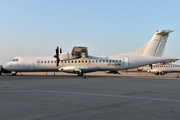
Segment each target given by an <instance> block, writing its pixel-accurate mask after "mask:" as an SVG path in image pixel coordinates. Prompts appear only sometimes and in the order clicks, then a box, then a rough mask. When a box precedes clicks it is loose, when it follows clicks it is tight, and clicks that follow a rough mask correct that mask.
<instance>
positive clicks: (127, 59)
mask: <svg viewBox="0 0 180 120" xmlns="http://www.w3.org/2000/svg"><path fill="white" fill-rule="evenodd" d="M128 65H129V58H128V57H127V56H125V57H124V68H128Z"/></svg>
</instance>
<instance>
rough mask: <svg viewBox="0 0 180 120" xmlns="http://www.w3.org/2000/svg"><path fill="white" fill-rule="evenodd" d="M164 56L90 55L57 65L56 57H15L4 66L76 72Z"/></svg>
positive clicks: (138, 63)
mask: <svg viewBox="0 0 180 120" xmlns="http://www.w3.org/2000/svg"><path fill="white" fill-rule="evenodd" d="M169 59H170V58H162V57H145V56H136V55H128V56H124V55H116V56H106V57H97V56H88V58H79V59H73V60H61V61H60V63H59V66H58V67H57V66H56V59H55V58H53V57H51V56H49V57H15V58H14V59H13V60H12V61H11V62H8V63H7V64H5V65H4V66H3V68H4V69H5V70H8V71H15V72H40V71H42V72H45V71H62V72H69V73H74V72H75V71H79V70H81V71H82V72H83V73H87V72H94V71H106V70H123V69H130V68H135V67H138V66H143V65H148V64H153V63H157V62H162V61H165V60H169Z"/></svg>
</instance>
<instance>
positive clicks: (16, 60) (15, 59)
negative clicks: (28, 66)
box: [11, 58, 19, 62]
mask: <svg viewBox="0 0 180 120" xmlns="http://www.w3.org/2000/svg"><path fill="white" fill-rule="evenodd" d="M11 61H12V62H18V61H19V60H18V59H17V58H14V59H13V60H11Z"/></svg>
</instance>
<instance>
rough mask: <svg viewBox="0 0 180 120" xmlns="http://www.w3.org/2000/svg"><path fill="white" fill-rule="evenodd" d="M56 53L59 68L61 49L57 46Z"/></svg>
mask: <svg viewBox="0 0 180 120" xmlns="http://www.w3.org/2000/svg"><path fill="white" fill-rule="evenodd" d="M55 51H56V55H54V57H55V58H56V66H57V67H58V66H59V61H60V59H59V47H58V46H57V48H56V49H55ZM60 53H62V49H61V48H60Z"/></svg>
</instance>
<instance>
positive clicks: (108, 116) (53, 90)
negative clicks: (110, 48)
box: [0, 72, 180, 120]
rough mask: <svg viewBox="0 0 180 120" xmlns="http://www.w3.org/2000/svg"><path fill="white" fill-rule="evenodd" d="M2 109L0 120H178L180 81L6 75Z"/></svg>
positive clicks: (0, 83) (0, 84) (0, 87)
mask: <svg viewBox="0 0 180 120" xmlns="http://www.w3.org/2000/svg"><path fill="white" fill-rule="evenodd" d="M57 74H59V75H57ZM0 106H1V107H0V120H180V78H176V74H167V75H165V76H155V75H144V74H143V75H142V74H141V75H137V74H128V75H126V74H125V75H106V74H104V73H98V72H97V73H91V74H87V78H86V79H84V78H83V77H77V76H75V75H68V74H61V73H56V76H53V73H48V76H45V73H36V74H34V73H24V75H23V76H22V75H17V76H10V75H7V76H6V75H2V76H0Z"/></svg>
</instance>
